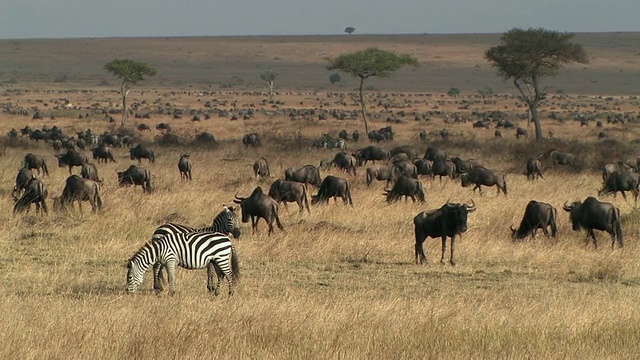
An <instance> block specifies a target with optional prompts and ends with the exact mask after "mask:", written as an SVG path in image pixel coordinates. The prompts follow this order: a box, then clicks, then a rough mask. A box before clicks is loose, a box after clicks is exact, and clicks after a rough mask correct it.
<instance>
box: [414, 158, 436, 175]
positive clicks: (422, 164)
mask: <svg viewBox="0 0 640 360" xmlns="http://www.w3.org/2000/svg"><path fill="white" fill-rule="evenodd" d="M413 165H415V166H416V169H417V170H418V175H427V176H433V161H431V160H427V159H416V160H413Z"/></svg>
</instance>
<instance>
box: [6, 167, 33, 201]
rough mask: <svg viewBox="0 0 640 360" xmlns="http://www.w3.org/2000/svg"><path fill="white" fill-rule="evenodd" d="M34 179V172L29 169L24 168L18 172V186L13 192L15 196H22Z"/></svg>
mask: <svg viewBox="0 0 640 360" xmlns="http://www.w3.org/2000/svg"><path fill="white" fill-rule="evenodd" d="M34 177H35V176H34V175H33V172H32V171H31V169H29V168H26V167H23V168H22V169H20V170H18V175H16V186H15V187H14V188H13V190H12V191H11V193H12V194H13V196H20V195H22V191H23V190H25V186H26V185H27V183H29V181H31V179H32V178H34Z"/></svg>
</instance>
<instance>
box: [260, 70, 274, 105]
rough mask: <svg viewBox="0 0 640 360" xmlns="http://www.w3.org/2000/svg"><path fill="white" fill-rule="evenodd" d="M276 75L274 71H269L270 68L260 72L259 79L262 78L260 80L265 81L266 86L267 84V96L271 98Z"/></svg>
mask: <svg viewBox="0 0 640 360" xmlns="http://www.w3.org/2000/svg"><path fill="white" fill-rule="evenodd" d="M277 77H278V73H277V72H275V71H271V70H265V71H263V72H261V73H260V79H262V81H264V82H266V83H267V86H269V97H270V98H273V83H274V82H275V80H276V78H277Z"/></svg>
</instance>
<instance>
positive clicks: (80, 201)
mask: <svg viewBox="0 0 640 360" xmlns="http://www.w3.org/2000/svg"><path fill="white" fill-rule="evenodd" d="M78 209H79V210H80V214H82V200H80V199H78Z"/></svg>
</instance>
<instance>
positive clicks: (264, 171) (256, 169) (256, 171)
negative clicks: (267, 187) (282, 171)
mask: <svg viewBox="0 0 640 360" xmlns="http://www.w3.org/2000/svg"><path fill="white" fill-rule="evenodd" d="M253 175H254V176H255V177H256V178H257V177H258V176H260V177H263V178H268V177H269V176H271V173H270V172H269V163H268V162H267V159H265V158H264V157H261V158H260V159H258V160H256V162H254V163H253Z"/></svg>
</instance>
